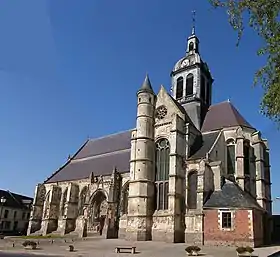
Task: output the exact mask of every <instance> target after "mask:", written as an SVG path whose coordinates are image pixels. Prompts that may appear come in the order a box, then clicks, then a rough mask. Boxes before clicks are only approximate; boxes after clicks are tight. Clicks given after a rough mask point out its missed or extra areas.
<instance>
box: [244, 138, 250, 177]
mask: <svg viewBox="0 0 280 257" xmlns="http://www.w3.org/2000/svg"><path fill="white" fill-rule="evenodd" d="M243 154H244V174H245V175H250V143H249V142H248V141H244V144H243Z"/></svg>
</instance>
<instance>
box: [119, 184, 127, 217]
mask: <svg viewBox="0 0 280 257" xmlns="http://www.w3.org/2000/svg"><path fill="white" fill-rule="evenodd" d="M128 195H129V183H127V184H125V185H124V187H123V189H122V195H121V204H120V214H121V215H124V214H127V213H128Z"/></svg>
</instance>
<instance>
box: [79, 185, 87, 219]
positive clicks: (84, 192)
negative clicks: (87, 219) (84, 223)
mask: <svg viewBox="0 0 280 257" xmlns="http://www.w3.org/2000/svg"><path fill="white" fill-rule="evenodd" d="M86 197H87V187H86V186H85V187H84V188H83V189H82V191H81V193H80V198H79V204H78V214H79V215H83V214H84V205H85V203H86Z"/></svg>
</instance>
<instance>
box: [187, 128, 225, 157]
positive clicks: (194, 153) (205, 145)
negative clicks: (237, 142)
mask: <svg viewBox="0 0 280 257" xmlns="http://www.w3.org/2000/svg"><path fill="white" fill-rule="evenodd" d="M219 134H220V131H214V132H210V133H204V134H202V137H201V138H200V137H197V139H196V140H195V142H194V144H193V146H192V147H191V149H190V157H189V158H188V159H189V160H190V159H199V158H203V157H205V156H206V154H207V153H208V152H209V151H210V149H211V147H212V146H213V144H214V143H215V141H216V139H217V137H218V136H219Z"/></svg>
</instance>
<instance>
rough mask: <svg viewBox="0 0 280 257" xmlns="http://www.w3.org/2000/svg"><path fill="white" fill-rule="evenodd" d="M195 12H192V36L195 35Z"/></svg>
mask: <svg viewBox="0 0 280 257" xmlns="http://www.w3.org/2000/svg"><path fill="white" fill-rule="evenodd" d="M195 14H196V13H195V10H193V11H192V35H195Z"/></svg>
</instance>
